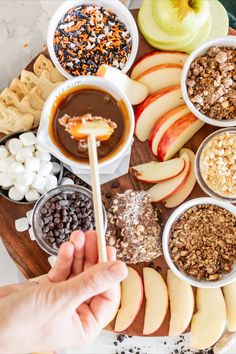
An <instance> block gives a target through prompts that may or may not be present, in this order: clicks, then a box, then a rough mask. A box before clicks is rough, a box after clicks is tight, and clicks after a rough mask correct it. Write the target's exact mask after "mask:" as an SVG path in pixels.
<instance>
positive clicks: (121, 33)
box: [47, 0, 139, 79]
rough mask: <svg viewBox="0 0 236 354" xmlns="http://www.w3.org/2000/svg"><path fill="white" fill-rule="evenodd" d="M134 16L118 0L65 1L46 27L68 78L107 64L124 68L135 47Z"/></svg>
mask: <svg viewBox="0 0 236 354" xmlns="http://www.w3.org/2000/svg"><path fill="white" fill-rule="evenodd" d="M138 41H139V39H138V30H137V26H136V23H135V21H134V19H133V16H132V15H131V13H130V12H129V10H128V9H127V8H126V7H125V6H124V5H123V4H122V3H121V2H120V1H110V0H97V1H93V0H77V1H65V2H64V3H63V4H62V5H61V6H60V7H59V8H58V9H57V11H56V12H55V13H54V15H53V17H52V19H51V21H50V24H49V28H48V35H47V46H48V51H49V54H50V57H51V59H52V61H53V63H54V65H55V66H56V67H57V69H58V70H59V71H60V72H61V73H62V74H63V75H64V76H65V77H66V78H68V79H71V78H73V77H77V76H80V75H96V73H97V70H98V68H99V66H100V65H102V64H107V65H110V66H113V67H115V68H117V69H120V70H122V71H123V72H125V73H126V72H127V71H128V70H129V69H130V67H131V65H132V64H133V62H134V60H135V57H136V54H137V50H138Z"/></svg>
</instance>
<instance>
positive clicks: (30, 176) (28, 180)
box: [16, 170, 36, 186]
mask: <svg viewBox="0 0 236 354" xmlns="http://www.w3.org/2000/svg"><path fill="white" fill-rule="evenodd" d="M35 176H36V174H35V172H33V171H28V170H27V171H26V170H25V171H24V172H22V173H20V174H19V175H18V176H17V180H16V181H17V183H18V184H21V185H23V186H29V185H30V184H32V183H33V181H34V179H35Z"/></svg>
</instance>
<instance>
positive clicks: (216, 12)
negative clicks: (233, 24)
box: [207, 0, 229, 41]
mask: <svg viewBox="0 0 236 354" xmlns="http://www.w3.org/2000/svg"><path fill="white" fill-rule="evenodd" d="M209 5H210V14H211V18H212V25H211V31H210V33H209V35H208V38H207V40H208V41H209V40H210V39H213V38H217V37H223V36H227V34H228V30H229V16H228V14H227V11H226V9H225V7H224V6H223V5H222V4H221V2H220V1H218V0H211V1H209Z"/></svg>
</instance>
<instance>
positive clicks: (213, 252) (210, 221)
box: [169, 204, 236, 281]
mask: <svg viewBox="0 0 236 354" xmlns="http://www.w3.org/2000/svg"><path fill="white" fill-rule="evenodd" d="M169 249H170V254H171V256H172V259H173V261H174V263H175V265H176V266H177V268H178V269H179V270H180V271H182V272H184V273H186V274H187V275H189V276H192V277H194V278H196V280H198V281H199V280H201V279H204V280H207V281H215V280H218V279H220V278H221V277H222V274H226V273H230V272H231V271H232V267H233V265H234V264H235V263H236V217H235V216H233V215H232V214H231V213H230V212H229V211H228V210H226V209H223V208H220V207H218V206H217V205H211V204H205V205H198V206H194V207H192V208H190V209H188V210H187V211H186V212H185V213H183V215H182V216H181V217H180V218H179V220H178V221H176V222H175V224H174V225H173V227H172V230H171V236H170V243H169Z"/></svg>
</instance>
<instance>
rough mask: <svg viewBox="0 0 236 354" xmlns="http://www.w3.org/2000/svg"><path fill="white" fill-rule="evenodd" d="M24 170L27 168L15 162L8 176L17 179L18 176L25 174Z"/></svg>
mask: <svg viewBox="0 0 236 354" xmlns="http://www.w3.org/2000/svg"><path fill="white" fill-rule="evenodd" d="M24 170H25V168H24V166H23V165H22V164H21V163H20V162H13V163H12V164H11V165H10V166H9V168H8V170H7V174H8V176H9V177H12V178H17V176H18V175H19V174H20V173H22V172H24Z"/></svg>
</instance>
